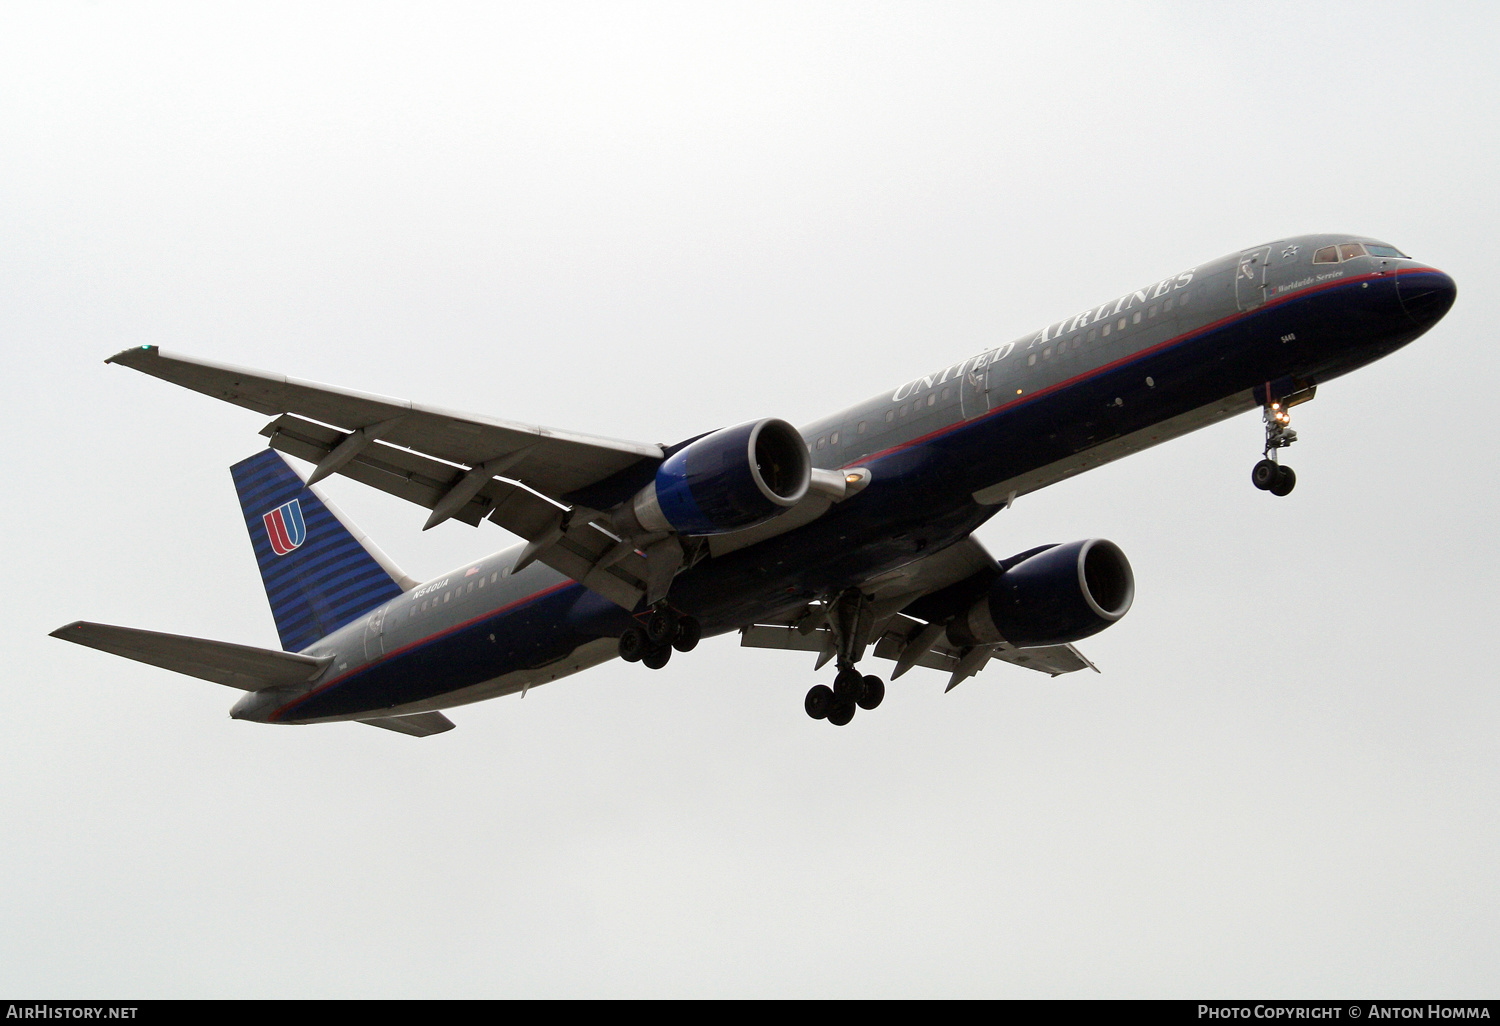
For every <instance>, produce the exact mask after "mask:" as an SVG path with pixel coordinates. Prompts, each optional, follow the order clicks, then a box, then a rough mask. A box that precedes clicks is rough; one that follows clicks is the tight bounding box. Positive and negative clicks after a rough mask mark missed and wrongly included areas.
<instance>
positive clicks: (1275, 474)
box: [1250, 402, 1297, 495]
mask: <svg viewBox="0 0 1500 1026" xmlns="http://www.w3.org/2000/svg"><path fill="white" fill-rule="evenodd" d="M1261 416H1262V417H1263V418H1264V420H1265V422H1266V447H1265V449H1264V451H1263V456H1262V459H1261V461H1260V462H1259V463H1257V464H1256V465H1255V469H1254V470H1252V471H1251V472H1250V483H1251V484H1253V485H1255V487H1257V488H1259V489H1260V490H1261V491H1263V492H1270V493H1271V494H1272V495H1288V494H1290V493H1291V490H1292V489H1293V488H1295V487H1297V474H1296V472H1295V471H1293V470H1292V468H1291V467H1283V466H1282V465H1281V464H1280V462H1278V460H1277V458H1276V454H1277V452H1278V450H1281V449H1285V448H1286V447H1287V446H1289V445H1291V444H1292V443H1293V442H1295V441H1296V440H1297V432H1295V431H1293V430H1292V429H1291V427H1290V425H1291V423H1292V415H1291V414H1290V413H1288V412H1287V408H1286V405H1285V404H1283V403H1281V402H1270V403H1267V404H1266V406H1265V407H1264V409H1263V410H1262V412H1261Z"/></svg>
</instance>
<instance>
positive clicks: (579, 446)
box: [105, 346, 662, 498]
mask: <svg viewBox="0 0 1500 1026" xmlns="http://www.w3.org/2000/svg"><path fill="white" fill-rule="evenodd" d="M105 362H106V363H118V364H122V365H124V366H126V367H131V368H134V369H135V370H138V371H141V372H142V373H144V374H150V375H151V376H153V377H157V378H161V379H162V380H164V381H170V382H172V383H173V384H176V385H181V386H183V387H184V388H190V389H192V390H193V391H195V392H202V393H203V394H204V395H211V396H213V397H214V398H216V399H223V400H224V401H225V402H231V403H234V404H235V405H236V406H243V407H245V408H246V409H249V410H255V411H256V412H257V413H264V414H268V415H272V416H274V415H277V414H292V415H293V416H294V417H295V418H298V419H300V420H302V421H316V422H318V423H321V424H328V425H331V426H333V427H337V428H342V429H344V434H343V440H348V439H349V438H350V435H349V432H363V434H362V435H361V436H360V437H359V439H358V440H357V441H362V442H364V443H365V444H364V445H363V446H358V445H357V444H356V445H351V446H350V449H355V450H356V452H354V453H351V456H353V455H357V454H358V453H357V450H358V449H360V448H365V449H368V448H371V447H373V443H374V442H376V441H377V440H378V441H379V442H381V443H384V444H385V445H386V446H400V447H401V448H404V449H410V450H413V451H414V452H419V453H423V454H425V455H427V456H432V457H435V458H437V459H439V460H442V461H444V462H446V463H449V464H453V465H460V464H461V465H463V466H465V467H478V466H481V465H484V464H487V463H496V462H499V461H506V462H507V465H506V466H505V468H504V470H505V472H506V473H507V474H508V475H509V476H510V477H511V478H512V479H514V480H519V481H524V482H525V483H527V484H528V485H530V486H531V487H532V488H534V489H535V490H537V491H539V492H541V493H542V494H544V495H548V496H552V497H554V498H561V497H563V496H566V495H568V494H570V493H572V492H575V491H578V490H580V489H582V488H585V487H587V486H588V485H591V484H596V483H598V482H599V481H602V480H604V479H605V478H607V477H610V476H611V475H613V474H616V473H618V472H619V471H621V470H624V469H626V468H627V467H630V466H633V465H634V464H636V463H639V462H641V461H642V460H660V459H661V458H662V450H661V446H658V445H647V444H643V443H639V442H621V441H615V440H612V439H607V438H595V437H593V436H590V435H581V434H573V433H569V432H563V431H555V430H552V429H550V428H544V427H537V426H534V425H531V424H518V423H514V422H511V421H504V420H495V419H493V418H490V417H484V416H481V415H479V414H473V413H456V412H454V411H452V410H444V409H439V408H437V407H433V406H421V405H418V404H416V403H413V402H409V401H407V400H405V399H393V398H391V397H389V396H381V395H370V394H367V393H364V392H354V391H350V390H348V389H342V388H334V387H332V386H329V385H320V384H318V383H316V382H313V381H301V380H298V379H297V378H289V377H285V376H284V375H280V374H268V373H266V372H265V371H258V370H249V369H247V368H244V367H234V366H230V365H228V364H220V363H212V362H210V361H208V360H198V359H193V358H191V357H185V356H173V355H169V354H167V353H163V352H162V351H161V350H160V349H158V348H157V347H156V346H140V347H138V348H135V349H127V350H125V351H124V352H121V353H116V354H115V355H114V356H111V357H110V358H109V359H108V360H107V361H105ZM278 423H279V422H278ZM346 451H347V450H346ZM334 469H341V467H335V468H334ZM321 476H327V475H326V474H325V475H321Z"/></svg>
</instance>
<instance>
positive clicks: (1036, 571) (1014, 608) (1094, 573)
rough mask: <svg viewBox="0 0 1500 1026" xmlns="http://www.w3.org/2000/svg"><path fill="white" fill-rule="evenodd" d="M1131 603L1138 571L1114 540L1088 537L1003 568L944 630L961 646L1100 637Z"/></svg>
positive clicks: (1029, 644)
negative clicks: (970, 604)
mask: <svg viewBox="0 0 1500 1026" xmlns="http://www.w3.org/2000/svg"><path fill="white" fill-rule="evenodd" d="M1001 565H1004V564H1001ZM1134 599H1135V574H1133V573H1132V572H1131V570H1130V562H1129V560H1127V559H1126V558H1125V553H1123V552H1121V551H1120V547H1119V546H1118V545H1116V544H1115V543H1114V542H1109V541H1105V540H1103V539H1102V538H1090V539H1088V540H1086V541H1076V542H1069V543H1067V544H1066V545H1054V546H1052V547H1051V548H1048V549H1044V550H1042V551H1041V552H1038V553H1036V554H1035V555H1032V556H1028V557H1027V558H1025V559H1023V560H1021V561H1020V562H1019V563H1016V564H1014V565H1012V566H1010V567H1008V568H1007V569H1006V570H1005V571H1003V572H1002V573H1001V574H1000V575H999V576H998V577H996V578H995V579H994V581H993V582H991V584H990V586H989V590H988V591H987V592H986V594H985V595H984V596H983V597H982V598H980V599H979V601H978V602H976V603H974V605H972V606H971V607H970V608H969V610H968V612H967V613H965V614H964V615H963V616H962V617H960V618H959V619H958V620H957V621H956V622H954V623H953V624H951V625H950V626H949V633H950V634H951V635H956V637H954V638H953V640H954V641H956V642H958V643H960V644H970V645H973V644H984V643H994V642H997V641H1006V642H1009V643H1010V644H1012V645H1015V646H1016V647H1018V648H1026V647H1034V646H1038V645H1063V644H1067V643H1068V642H1072V641H1079V640H1081V639H1083V638H1087V637H1088V636H1089V635H1091V634H1098V633H1099V632H1100V631H1102V630H1104V628H1106V627H1108V626H1109V625H1110V624H1112V623H1114V622H1115V621H1116V620H1118V619H1119V618H1120V617H1122V616H1124V615H1125V614H1126V613H1127V612H1129V611H1130V604H1131V602H1132V601H1134Z"/></svg>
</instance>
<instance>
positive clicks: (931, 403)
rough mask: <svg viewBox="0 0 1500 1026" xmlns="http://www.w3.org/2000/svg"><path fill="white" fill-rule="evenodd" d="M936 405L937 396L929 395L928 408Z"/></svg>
mask: <svg viewBox="0 0 1500 1026" xmlns="http://www.w3.org/2000/svg"><path fill="white" fill-rule="evenodd" d="M936 404H937V396H936V395H930V396H928V397H927V405H928V406H934V405H936Z"/></svg>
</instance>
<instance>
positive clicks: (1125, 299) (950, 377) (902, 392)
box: [891, 267, 1197, 403]
mask: <svg viewBox="0 0 1500 1026" xmlns="http://www.w3.org/2000/svg"><path fill="white" fill-rule="evenodd" d="M1196 270H1197V268H1196V267H1195V268H1191V269H1189V270H1186V271H1183V272H1182V273H1181V274H1178V275H1174V276H1173V277H1170V278H1163V279H1162V280H1161V281H1159V282H1155V283H1153V284H1151V285H1147V286H1146V287H1145V288H1143V289H1136V290H1135V291H1134V292H1127V293H1125V295H1123V296H1120V297H1119V298H1118V299H1114V300H1111V301H1109V302H1107V303H1101V304H1099V306H1097V307H1094V308H1093V309H1090V310H1085V311H1084V312H1083V313H1081V314H1077V315H1076V316H1073V317H1064V318H1063V319H1062V320H1060V321H1058V322H1057V323H1056V324H1049V325H1047V326H1046V327H1045V328H1043V329H1042V330H1041V331H1039V332H1037V333H1036V335H1034V336H1033V337H1032V338H1031V340H1030V341H1029V342H1027V343H1026V345H1025V346H1024V348H1025V349H1031V348H1032V347H1033V346H1038V345H1044V344H1046V343H1048V342H1051V341H1054V340H1055V339H1058V338H1061V337H1062V336H1063V335H1066V334H1067V333H1068V332H1070V331H1077V330H1078V329H1079V328H1086V327H1088V326H1089V325H1091V324H1096V323H1099V322H1101V321H1107V320H1109V319H1110V318H1111V317H1115V316H1117V315H1119V314H1123V313H1128V312H1129V311H1130V310H1131V309H1132V308H1134V307H1135V306H1138V305H1139V306H1144V305H1146V304H1147V303H1150V302H1152V301H1153V300H1157V299H1160V298H1162V297H1163V296H1165V295H1167V294H1168V293H1170V292H1175V291H1176V290H1177V289H1181V288H1186V287H1187V286H1188V284H1189V283H1190V282H1192V280H1193V271H1196ZM1017 345H1018V343H1016V342H1007V343H1005V345H1003V346H1000V347H999V348H998V349H991V350H988V351H986V352H983V353H980V354H979V355H978V356H973V357H970V358H969V359H967V360H964V361H962V362H960V363H956V364H953V365H952V366H951V367H945V368H943V370H941V371H940V372H938V373H935V374H926V375H923V376H922V377H920V378H917V379H915V380H913V381H908V382H907V383H906V384H904V385H902V386H901V387H900V388H898V389H896V391H895V393H894V394H892V395H891V402H896V403H899V402H901V401H902V400H904V399H908V398H910V397H911V396H914V395H920V394H921V393H922V392H924V391H926V390H928V389H932V388H936V387H937V386H939V385H941V384H943V383H944V382H947V381H957V380H959V379H960V378H962V377H963V376H964V375H965V374H966V373H967V374H971V375H972V374H973V373H974V372H975V371H978V370H980V369H981V368H984V367H988V366H990V365H992V364H996V363H999V362H1000V361H1001V360H1003V359H1005V358H1006V357H1007V356H1009V355H1010V354H1011V353H1013V352H1015V351H1016V348H1017ZM974 383H977V381H976V382H974Z"/></svg>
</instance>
